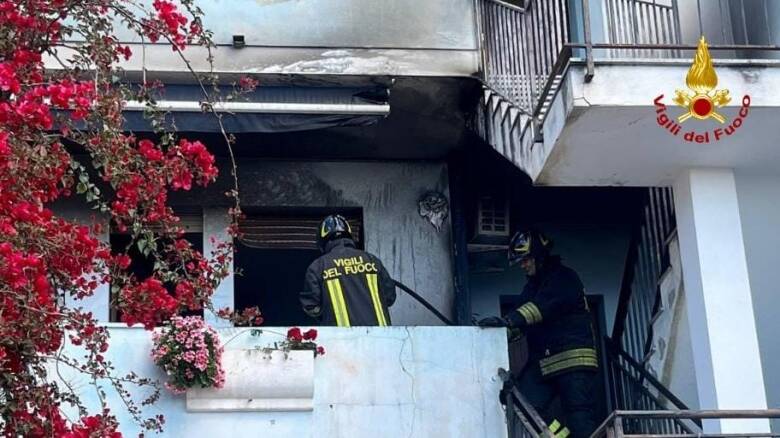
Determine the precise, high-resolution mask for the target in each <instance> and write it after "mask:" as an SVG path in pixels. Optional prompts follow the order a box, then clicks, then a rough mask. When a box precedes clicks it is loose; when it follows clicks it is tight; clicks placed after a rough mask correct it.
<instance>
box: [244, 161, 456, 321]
mask: <svg viewBox="0 0 780 438" xmlns="http://www.w3.org/2000/svg"><path fill="white" fill-rule="evenodd" d="M239 176H240V191H241V193H242V195H241V200H242V205H243V206H244V207H245V208H251V207H362V209H363V222H364V237H365V249H366V251H368V252H370V253H373V254H375V255H377V256H378V257H379V258H380V259H381V260H382V263H384V265H385V267H386V268H387V269H388V270H389V271H390V274H391V275H392V276H393V278H395V279H396V280H398V281H400V282H402V283H404V284H406V285H407V286H409V287H411V288H412V289H413V290H415V291H417V292H418V293H420V294H421V295H422V296H423V297H425V298H426V299H427V300H428V301H430V303H431V304H433V305H434V306H436V308H438V309H440V310H441V311H442V312H443V313H445V314H448V315H451V314H452V309H453V297H454V292H453V267H452V255H451V254H452V244H451V235H450V233H451V227H450V222H449V220H447V221H446V222H445V224H444V226H443V227H442V230H441V231H440V232H437V231H436V230H435V229H434V228H433V226H432V225H431V224H430V223H429V222H427V221H426V220H425V219H424V218H422V217H421V216H420V215H419V214H418V212H417V201H418V200H419V199H420V197H421V196H422V195H423V194H424V193H425V192H426V191H428V190H438V191H440V192H442V193H444V194H445V195H446V196H447V197H449V189H448V187H449V184H448V182H447V168H446V166H445V165H443V164H429V163H388V162H371V163H368V162H362V163H361V162H349V163H347V162H342V163H338V162H308V163H300V162H283V161H270V162H269V161H254V162H251V161H250V162H246V161H242V163H241V165H240V170H239ZM398 295H399V296H398V300H397V301H396V303H395V305H394V306H393V307H392V308H391V309H390V315H391V317H392V320H393V324H395V325H438V324H440V322H439V321H438V320H437V319H436V318H435V317H434V316H433V315H431V314H430V312H428V311H427V310H426V309H425V308H423V307H422V306H420V305H419V304H417V302H416V301H414V300H412V299H411V298H409V297H408V296H407V295H404V293H403V292H401V291H399V292H398Z"/></svg>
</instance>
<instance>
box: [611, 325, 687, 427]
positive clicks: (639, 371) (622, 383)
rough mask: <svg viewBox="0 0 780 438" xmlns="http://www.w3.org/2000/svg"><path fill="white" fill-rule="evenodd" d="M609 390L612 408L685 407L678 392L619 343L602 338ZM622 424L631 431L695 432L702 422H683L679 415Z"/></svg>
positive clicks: (685, 408) (655, 409)
mask: <svg viewBox="0 0 780 438" xmlns="http://www.w3.org/2000/svg"><path fill="white" fill-rule="evenodd" d="M605 341H606V342H605V347H606V358H607V375H608V376H609V378H608V381H609V382H608V387H609V388H608V393H609V398H610V404H611V406H613V408H614V409H615V410H624V411H662V410H667V409H675V410H683V411H685V410H688V406H686V405H685V403H683V402H682V401H681V400H680V399H679V398H677V396H675V395H674V394H672V392H671V391H669V390H668V389H667V388H666V387H665V386H664V385H663V384H662V383H661V382H659V381H658V380H657V379H656V378H655V377H654V376H653V375H651V374H650V373H648V372H647V370H645V368H644V367H643V366H642V365H640V364H639V363H638V362H637V361H636V360H634V358H632V357H631V356H630V355H629V354H628V353H626V352H625V351H623V350H622V349H621V348H620V346H618V345H617V344H615V343H614V342H613V341H612V340H610V339H609V338H607V339H606V340H605ZM623 426H624V428H625V430H627V431H630V432H632V433H640V432H641V433H656V434H658V433H660V434H683V433H689V434H693V433H697V432H698V431H700V430H701V422H700V421H694V422H693V423H690V422H684V421H682V420H679V419H649V420H645V421H635V420H633V419H630V420H627V421H626V422H625V423H624V425H623Z"/></svg>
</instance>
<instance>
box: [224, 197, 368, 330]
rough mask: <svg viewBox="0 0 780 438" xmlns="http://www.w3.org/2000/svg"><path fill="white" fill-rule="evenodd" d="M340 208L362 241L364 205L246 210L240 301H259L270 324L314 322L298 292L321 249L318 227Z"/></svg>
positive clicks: (240, 244)
mask: <svg viewBox="0 0 780 438" xmlns="http://www.w3.org/2000/svg"><path fill="white" fill-rule="evenodd" d="M329 214H341V215H343V216H345V217H346V219H347V220H348V221H349V223H350V226H351V227H352V231H353V235H354V237H355V240H356V243H357V245H358V247H361V248H362V246H363V236H362V230H363V212H362V210H360V209H335V210H334V209H327V210H325V209H285V210H272V211H269V210H266V211H263V210H259V211H250V212H248V213H247V216H246V218H245V219H243V220H242V221H241V223H240V225H239V227H240V230H241V233H242V237H241V238H239V239H238V240H237V241H236V245H235V246H236V253H235V260H234V264H235V267H236V269H237V270H238V271H239V274H238V275H236V277H235V280H234V281H235V288H234V291H235V297H234V299H235V307H236V309H238V310H241V309H244V308H247V307H252V306H257V307H258V308H259V309H260V311H261V312H262V314H263V320H264V322H263V325H265V326H293V325H314V324H316V321H315V320H313V319H312V318H310V317H309V316H308V315H306V313H304V312H303V309H302V308H301V304H300V301H299V298H298V296H299V294H300V292H301V290H302V288H303V282H304V275H305V273H306V269H307V268H308V267H309V265H310V264H311V263H312V262H313V261H314V260H315V259H317V257H319V256H320V255H321V253H320V250H319V248H318V247H317V232H318V230H319V224H320V222H321V221H322V219H323V218H324V217H325V216H327V215H329Z"/></svg>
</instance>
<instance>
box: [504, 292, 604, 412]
mask: <svg viewBox="0 0 780 438" xmlns="http://www.w3.org/2000/svg"><path fill="white" fill-rule="evenodd" d="M586 298H587V300H588V307H590V310H591V315H592V316H593V332H594V333H593V334H594V338H595V340H596V348H597V349H598V350H599V352H598V355H599V377H598V379H599V382H598V385H599V390H598V391H597V393H596V394H593V402H594V403H596V405H597V415H598V421H597V423H599V424H600V423H601V421H603V420H604V419H605V418H606V417H607V381H606V375H605V370H606V367H607V364H606V361H605V355H604V344H603V339H604V333H605V332H606V318H605V315H604V297H603V296H602V295H586ZM499 299H500V306H501V315H502V316H506V315H507V314H508V313H509V312H511V311H513V310H515V309H517V308H518V307H520V305H521V304H523V303H522V302H521V301H520V295H501V296H500V298H499ZM526 366H538V365H536V364H533V363H530V362H529V361H528V344H527V343H526V342H525V338H522V340H520V341H518V342H510V343H509V371H510V373H511V374H512V375H513V376H515V377H518V376H519V375H520V373H521V372H522V371H523V369H524V368H525V367H526ZM561 409H562V408H561V406H560V400H558V399H557V398H556V399H555V400H553V403H552V405H551V406H550V411H551V413H552V415H553V416H555V417H561V414H562V411H561Z"/></svg>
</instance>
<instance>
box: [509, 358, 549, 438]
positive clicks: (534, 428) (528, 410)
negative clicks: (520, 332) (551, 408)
mask: <svg viewBox="0 0 780 438" xmlns="http://www.w3.org/2000/svg"><path fill="white" fill-rule="evenodd" d="M498 376H499V377H500V378H501V380H502V381H503V382H504V383H505V384H506V383H509V384H510V386H511V390H510V391H509V394H507V400H506V409H507V416H508V417H510V416H511V415H512V414H514V415H515V418H517V419H518V420H519V421H520V423H521V424H522V425H523V427H524V429H525V431H526V432H528V433H529V434H530V435H531V436H533V437H535V438H536V437H543V438H553V434H552V432H550V429H549V428H548V427H547V424H546V423H545V421H544V419H542V416H541V415H539V413H538V412H536V409H534V407H533V405H531V403H530V402H529V401H528V400H527V399H526V398H525V396H524V395H523V394H521V393H520V391H519V390H518V389H517V386H515V385H514V383H513V382H512V377H511V375H510V374H509V372H508V371H507V370H505V369H503V368H499V369H498ZM515 400H516V401H517V404H519V407H518V406H515ZM512 424H513V423H512V421H511V418H507V425H508V426H509V428H510V431H509V432H510V437H512V438H514V436H515V434H514V433H513V431H512V430H511V429H512Z"/></svg>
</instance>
